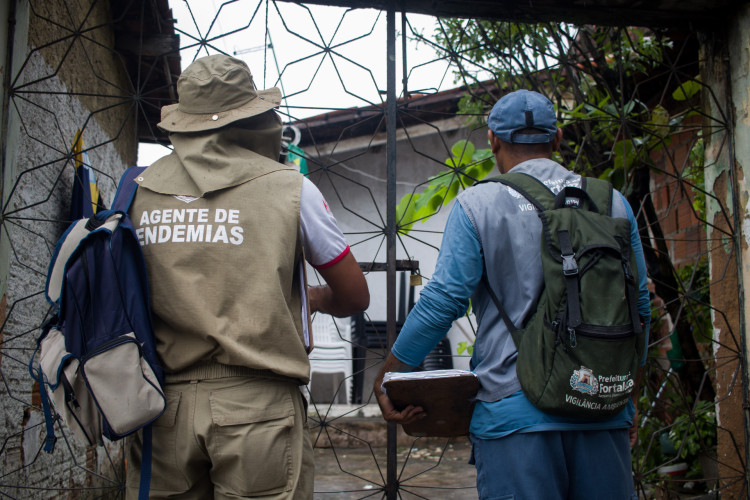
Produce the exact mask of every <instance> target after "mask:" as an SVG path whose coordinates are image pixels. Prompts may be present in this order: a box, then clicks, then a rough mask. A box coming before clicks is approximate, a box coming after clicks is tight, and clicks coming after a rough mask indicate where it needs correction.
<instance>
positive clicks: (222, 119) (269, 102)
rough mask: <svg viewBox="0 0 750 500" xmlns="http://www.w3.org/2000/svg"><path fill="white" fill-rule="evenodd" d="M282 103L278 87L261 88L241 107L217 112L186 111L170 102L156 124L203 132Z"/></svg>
mask: <svg viewBox="0 0 750 500" xmlns="http://www.w3.org/2000/svg"><path fill="white" fill-rule="evenodd" d="M280 105H281V90H279V88H278V87H272V88H270V89H266V90H259V91H258V97H256V98H254V99H252V100H250V101H249V102H247V103H245V104H243V105H242V106H240V107H239V108H235V109H230V110H227V111H218V112H216V113H185V112H184V111H180V110H179V106H180V105H179V104H170V105H168V106H164V107H163V108H161V121H160V122H159V123H157V124H156V126H157V127H159V128H160V129H162V130H166V131H167V132H202V131H204V130H213V129H217V128H221V127H223V126H225V125H229V124H230V123H232V122H235V121H237V120H242V119H243V118H250V117H252V116H255V115H259V114H261V113H265V112H266V111H268V110H271V109H274V108H277V107H279V106H280Z"/></svg>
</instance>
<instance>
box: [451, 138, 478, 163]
mask: <svg viewBox="0 0 750 500" xmlns="http://www.w3.org/2000/svg"><path fill="white" fill-rule="evenodd" d="M451 153H453V156H455V157H456V158H460V159H463V158H469V159H470V158H471V157H472V156H474V144H472V143H471V142H469V141H466V140H460V141H458V142H457V143H455V144H454V145H453V147H452V148H451Z"/></svg>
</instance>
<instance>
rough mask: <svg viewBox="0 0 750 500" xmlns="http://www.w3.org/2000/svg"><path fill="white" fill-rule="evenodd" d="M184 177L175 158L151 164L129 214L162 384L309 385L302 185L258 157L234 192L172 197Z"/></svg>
mask: <svg viewBox="0 0 750 500" xmlns="http://www.w3.org/2000/svg"><path fill="white" fill-rule="evenodd" d="M231 168H235V169H237V168H238V167H236V166H235V167H231ZM165 173H168V174H169V175H164V174H165ZM185 175H186V173H185V172H184V171H182V170H181V165H180V162H179V161H178V160H177V159H176V157H175V155H174V154H173V155H171V156H169V157H166V158H164V159H162V160H160V161H159V162H157V163H155V164H154V165H153V166H151V167H149V168H148V169H147V170H146V171H145V172H144V174H143V176H142V177H141V178H139V180H138V182H139V184H140V187H139V188H138V191H137V193H136V197H135V200H134V202H133V205H132V208H131V211H130V215H131V218H132V220H133V224H134V226H135V228H136V232H137V234H138V236H139V238H140V240H141V246H142V249H143V254H144V256H145V259H146V267H147V268H148V275H149V282H150V287H151V302H152V311H153V319H154V328H155V334H156V340H157V350H158V353H159V355H160V357H161V360H162V362H163V364H164V368H165V371H166V372H167V374H168V380H169V374H172V379H173V380H184V379H192V378H195V379H200V378H212V377H215V376H227V375H231V374H234V373H242V372H243V371H244V372H248V371H249V372H255V371H256V370H259V371H260V372H259V373H273V374H277V375H281V376H285V377H291V378H294V379H296V380H298V381H299V383H300V384H306V383H307V382H308V380H309V372H310V365H309V361H308V358H307V354H306V352H305V347H304V343H303V339H302V335H303V334H302V313H301V299H300V279H299V276H298V275H297V274H296V269H297V267H298V266H297V264H298V262H299V259H300V258H301V253H302V250H301V242H300V231H299V227H300V226H299V217H300V190H301V187H302V176H301V175H300V174H299V173H298V172H296V171H294V170H292V169H288V168H286V167H285V166H283V165H281V164H279V163H277V162H274V161H271V160H269V159H267V158H265V157H263V156H260V155H256V156H255V157H253V158H252V161H251V162H250V164H247V165H244V166H243V167H242V172H241V175H240V177H242V179H241V181H240V182H239V183H238V182H237V181H233V182H232V183H231V184H232V185H231V187H227V188H224V189H218V190H214V191H211V192H207V193H201V194H202V197H193V196H176V195H178V194H180V193H179V192H177V193H175V192H174V189H175V188H174V186H179V185H181V184H184V183H185V182H187V180H186V177H185ZM233 178H234V179H237V178H238V177H237V175H235V176H234V177H233ZM170 191H171V192H172V194H170ZM217 365H218V367H219V368H220V369H219V370H217ZM224 367H232V368H239V369H238V370H237V369H235V370H231V369H230V370H223V369H222V368H224Z"/></svg>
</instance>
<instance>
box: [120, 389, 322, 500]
mask: <svg viewBox="0 0 750 500" xmlns="http://www.w3.org/2000/svg"><path fill="white" fill-rule="evenodd" d="M165 394H166V396H167V408H166V411H165V413H164V415H162V416H161V417H160V418H159V419H158V420H157V421H156V422H155V423H154V425H153V450H154V451H153V459H152V460H153V465H152V471H151V476H152V477H151V490H150V498H181V499H201V500H204V499H212V498H213V499H229V498H233V499H234V498H263V499H267V500H277V499H278V500H281V499H294V500H303V499H311V498H312V497H313V474H314V463H313V450H312V444H311V441H310V435H309V432H308V426H307V412H306V408H305V402H304V398H303V396H302V394H301V393H300V390H299V387H298V386H297V385H295V384H293V383H290V382H288V381H284V380H274V379H268V378H260V377H248V376H243V377H229V378H221V379H214V380H201V381H198V382H195V381H193V382H179V383H168V384H166V386H165ZM140 450H141V433H140V432H139V433H137V434H135V435H134V436H133V437H132V438H131V443H130V446H128V458H127V494H126V498H127V499H136V498H138V482H139V478H140V464H141V457H140Z"/></svg>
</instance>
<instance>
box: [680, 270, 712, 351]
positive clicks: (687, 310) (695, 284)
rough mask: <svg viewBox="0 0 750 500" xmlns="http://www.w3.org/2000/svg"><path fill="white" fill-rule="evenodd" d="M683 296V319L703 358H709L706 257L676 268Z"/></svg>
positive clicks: (709, 319)
mask: <svg viewBox="0 0 750 500" xmlns="http://www.w3.org/2000/svg"><path fill="white" fill-rule="evenodd" d="M676 272H677V279H678V281H679V283H680V287H681V288H682V290H681V296H682V298H683V314H684V318H683V321H687V323H688V324H689V325H690V329H691V330H692V332H693V337H694V338H695V341H696V344H697V345H698V346H699V347H700V348H701V349H702V350H703V351H704V354H705V355H704V356H703V357H704V358H710V354H711V353H710V347H711V344H712V342H713V321H712V318H711V307H710V304H711V294H710V290H711V288H710V284H711V277H710V270H709V263H708V258H707V257H703V258H701V259H700V260H698V261H697V262H696V263H695V264H690V265H685V266H682V267H680V268H679V269H677V271H676Z"/></svg>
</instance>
